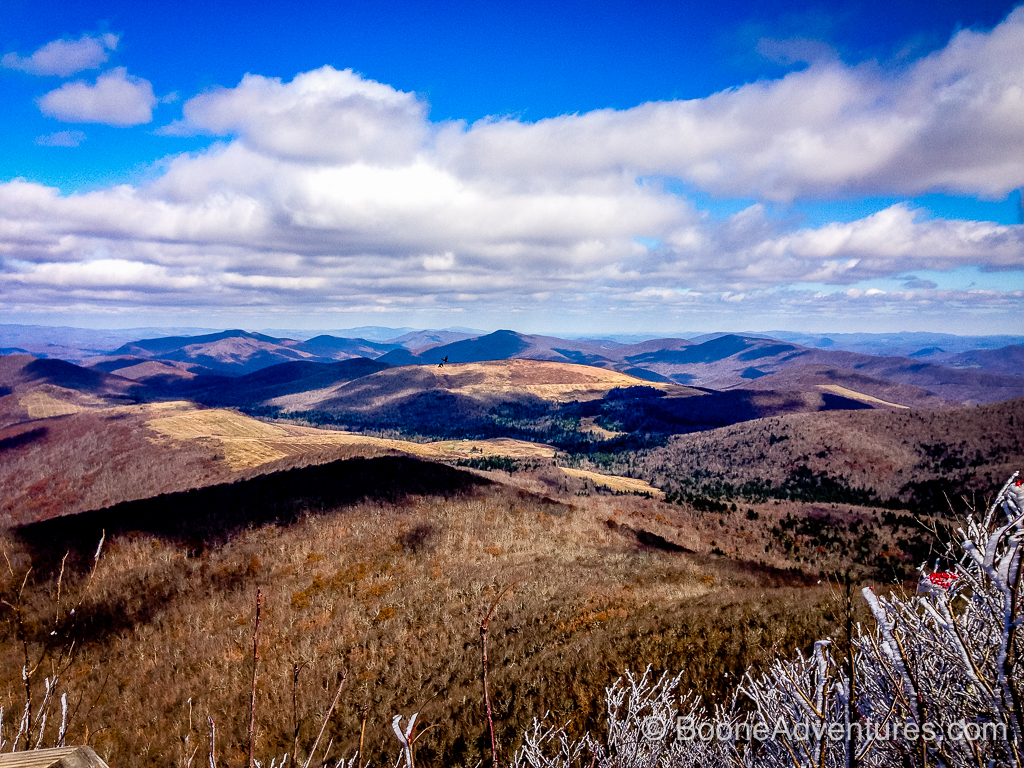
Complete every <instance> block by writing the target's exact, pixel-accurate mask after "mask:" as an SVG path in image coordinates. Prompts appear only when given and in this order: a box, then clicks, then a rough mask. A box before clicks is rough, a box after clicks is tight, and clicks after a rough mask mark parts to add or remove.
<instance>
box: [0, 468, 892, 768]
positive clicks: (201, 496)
mask: <svg viewBox="0 0 1024 768" xmlns="http://www.w3.org/2000/svg"><path fill="white" fill-rule="evenodd" d="M499 479H503V480H506V481H512V480H515V481H516V482H517V483H520V485H519V486H513V485H506V484H499V483H494V482H486V481H484V480H482V479H481V478H480V477H479V476H478V475H471V474H468V473H465V472H461V471H458V470H454V469H452V468H449V467H439V466H437V465H436V464H430V463H427V462H422V461H418V460H414V459H409V458H402V457H380V458H376V459H370V460H365V459H356V460H351V461H347V462H338V463H335V464H331V465H324V466H321V467H308V468H304V469H298V470H291V471H290V472H285V473H280V474H278V475H271V476H264V477H260V478H253V479H252V480H251V481H247V482H246V483H245V484H243V485H240V486H239V485H235V486H224V487H221V488H211V489H208V490H205V491H194V492H192V493H189V494H179V495H175V496H165V497H163V498H161V499H155V500H152V501H151V502H133V503H131V504H125V505H121V506H120V507H118V508H116V509H112V510H107V511H104V512H102V513H93V514H89V515H85V516H80V517H72V518H60V519H56V520H52V521H49V522H48V523H45V524H42V525H38V526H33V527H31V528H29V529H26V530H22V531H20V532H16V535H15V536H14V537H9V538H7V539H6V540H5V541H3V542H0V543H2V545H3V547H4V549H5V550H6V551H7V553H8V555H9V557H10V564H11V567H10V568H9V569H7V568H5V569H3V570H0V598H2V599H5V600H7V601H8V602H12V604H20V605H24V610H25V612H26V613H25V614H24V615H25V616H27V619H28V622H29V625H30V626H31V627H33V634H32V635H31V636H29V637H28V638H27V640H28V643H29V650H30V653H31V654H32V655H33V657H36V655H38V654H39V653H41V652H42V650H43V648H44V644H45V643H49V646H48V647H49V648H50V649H51V650H52V652H53V654H55V655H57V654H59V653H60V652H62V651H63V650H66V649H68V648H70V647H71V644H72V642H73V643H74V646H73V647H74V648H75V649H77V650H76V652H75V653H73V654H72V655H71V656H70V659H69V660H68V661H67V666H66V667H65V669H64V675H63V677H62V678H61V680H62V682H61V687H60V688H59V689H58V690H57V691H56V694H55V700H56V696H58V695H59V694H61V693H64V692H67V693H68V694H69V696H68V699H69V701H70V702H72V703H74V702H76V701H84V702H86V703H87V705H86V706H83V707H81V708H79V709H75V711H74V714H73V715H72V717H71V722H70V725H69V731H68V737H67V738H68V740H69V741H74V742H84V741H88V742H89V743H90V744H92V745H93V746H94V747H95V748H96V749H97V751H98V752H99V754H100V755H101V756H102V757H104V758H105V759H106V760H107V761H108V762H109V763H110V764H111V765H117V766H120V767H121V768H142V766H151V765H154V764H158V765H170V764H177V763H178V762H180V758H181V756H182V754H185V753H184V752H183V749H186V748H194V746H195V745H196V744H199V743H203V742H204V741H205V739H206V732H205V722H206V717H207V716H209V717H211V718H212V719H213V720H214V722H215V723H216V726H217V749H218V754H219V756H220V760H221V761H222V763H223V764H229V765H233V764H242V763H244V762H245V753H244V748H245V743H246V728H247V725H248V718H249V710H248V695H249V694H248V690H249V685H250V683H251V680H252V657H251V653H252V630H253V625H252V614H253V605H254V600H255V595H256V590H257V589H261V590H262V593H263V604H262V623H261V625H260V631H259V635H258V642H259V650H260V659H259V667H258V669H259V680H258V685H257V689H256V690H257V705H256V721H257V734H258V736H257V743H256V755H257V757H258V759H260V761H261V762H262V763H263V764H267V763H268V761H269V759H270V758H271V757H272V756H276V757H279V756H280V755H281V754H283V753H284V752H286V751H287V752H292V751H293V748H294V747H293V738H295V736H296V729H297V736H298V743H299V744H300V745H303V746H305V745H309V744H311V743H312V741H313V737H314V736H315V734H316V731H317V729H318V727H319V724H320V717H321V714H322V713H323V712H324V711H325V710H326V708H327V706H328V705H329V703H330V700H331V698H332V696H333V694H334V690H335V687H336V685H337V680H338V677H337V676H338V674H339V672H341V671H342V670H344V671H345V672H346V673H347V675H348V677H347V680H346V684H345V687H344V688H342V695H341V698H340V700H339V704H338V707H337V709H336V711H335V713H334V716H333V717H332V718H330V721H329V723H328V726H327V732H326V734H325V740H324V744H323V745H322V746H325V745H326V743H327V742H328V741H329V742H331V743H332V744H333V748H332V749H333V751H332V753H331V760H332V761H336V760H337V759H339V758H340V757H342V756H345V757H349V756H351V755H352V753H353V751H354V750H355V749H356V747H357V745H358V744H359V741H360V735H361V733H365V754H364V756H365V757H366V758H369V759H371V760H372V762H373V764H377V765H379V764H384V763H385V762H386V761H387V760H388V759H390V756H391V755H392V753H393V751H394V749H393V747H394V743H393V736H392V735H391V718H392V717H393V716H394V715H395V714H399V713H401V714H404V715H409V714H410V713H412V712H417V711H418V712H420V713H421V714H420V718H421V721H422V722H423V724H424V731H423V734H424V735H423V737H422V738H421V739H420V740H419V741H418V742H417V759H418V760H419V762H420V764H421V765H475V764H477V763H478V761H479V760H481V759H482V758H483V757H484V756H485V755H486V747H485V744H486V725H485V721H484V719H483V717H482V712H481V705H480V695H479V668H480V667H479V664H480V657H479V646H478V641H477V638H479V621H480V619H481V617H482V615H483V613H484V612H485V611H486V610H487V608H488V606H489V605H490V604H491V603H492V602H493V601H494V599H495V597H496V596H497V595H498V594H499V593H500V592H501V590H503V589H504V588H505V587H508V586H510V585H513V586H512V591H511V592H510V593H509V594H508V595H507V596H506V598H505V599H504V600H503V601H501V602H500V603H499V605H498V606H497V608H496V611H495V614H494V616H493V617H492V619H491V622H490V636H489V643H490V664H491V682H490V685H491V692H492V698H493V701H494V703H495V722H496V726H497V729H498V737H499V739H500V743H501V744H502V745H503V748H504V749H506V750H508V751H509V752H511V751H512V750H514V749H515V748H516V747H517V746H518V744H519V741H518V739H519V738H521V734H522V732H523V731H524V730H525V728H526V727H527V726H529V724H530V722H531V721H532V719H533V718H534V717H535V716H538V715H541V714H543V713H544V712H546V711H548V712H550V713H551V716H552V718H553V720H554V721H555V722H558V723H564V722H569V721H571V722H572V723H573V726H572V727H573V728H579V729H583V728H595V729H596V728H598V727H600V725H601V723H602V718H603V717H604V706H603V697H602V693H603V689H604V686H606V685H608V684H609V683H610V682H611V681H612V679H613V678H614V676H615V675H616V674H617V672H618V671H621V670H623V669H627V668H629V669H633V670H638V669H643V668H644V667H645V666H646V665H648V664H651V665H653V666H654V668H655V669H657V670H661V669H668V670H683V671H684V679H683V685H684V688H689V687H696V688H698V689H699V690H701V692H702V693H703V694H704V695H705V696H707V697H708V698H710V699H711V700H714V699H715V698H716V697H723V696H726V695H728V694H729V693H730V691H731V689H732V687H733V681H735V680H737V679H738V677H739V675H740V673H741V672H742V670H743V669H744V668H745V666H746V665H747V664H750V663H754V664H758V663H764V662H765V661H767V660H768V659H769V658H770V656H771V655H772V654H774V653H776V652H782V653H789V652H792V650H793V649H794V648H801V649H804V650H807V649H808V648H809V647H810V644H811V643H812V642H813V641H814V640H816V639H818V638H820V637H823V636H827V635H829V634H830V633H832V632H833V630H835V629H836V628H837V623H838V621H839V616H838V615H837V614H836V612H835V611H834V610H832V609H831V605H832V604H831V601H830V598H829V589H828V587H827V586H824V585H820V584H816V583H815V582H816V580H817V578H816V577H810V578H808V577H807V576H805V575H804V574H800V573H795V572H788V571H780V570H777V569H773V568H770V567H766V566H762V565H758V564H757V563H756V561H755V562H750V561H749V560H744V559H735V560H734V559H730V558H725V557H720V556H719V557H716V556H709V555H707V554H699V553H697V554H695V553H691V552H688V551H687V550H691V549H695V548H696V547H697V546H699V547H700V548H701V550H702V551H704V552H706V551H707V547H708V546H709V545H711V544H712V543H713V542H714V541H715V540H716V539H712V540H711V541H710V542H709V541H708V536H709V535H710V536H717V537H719V538H718V539H717V541H718V542H719V544H722V545H723V546H724V547H726V548H728V549H730V550H732V547H731V546H729V545H727V544H725V542H724V540H723V539H722V538H721V536H722V534H721V533H714V531H715V530H720V531H721V530H725V529H722V528H719V520H718V516H717V515H715V516H712V517H711V518H710V519H700V518H706V516H703V515H701V514H700V513H696V512H694V511H692V510H686V509H684V508H681V507H678V506H675V505H668V504H663V503H661V502H657V501H652V500H649V499H643V498H639V497H636V496H610V495H597V494H595V493H594V490H593V488H592V486H588V485H586V484H582V483H570V481H569V480H567V479H565V478H564V476H562V477H559V476H557V475H553V474H546V473H543V472H542V473H539V474H537V475H535V476H531V477H523V478H520V477H519V476H515V477H514V478H509V477H507V476H506V475H505V473H492V474H491V476H490V480H491V481H494V480H499ZM527 486H528V487H527ZM751 511H752V512H757V513H758V519H756V520H755V519H751V518H750V517H747V516H742V515H737V514H735V513H734V514H733V520H732V521H731V523H730V527H732V528H734V529H736V531H737V534H736V535H737V536H739V535H740V534H739V532H740V529H741V528H747V529H748V531H750V532H751V534H750V535H751V537H752V538H756V537H757V535H759V532H763V531H765V530H768V525H769V521H767V520H766V518H767V516H768V515H770V514H773V505H762V506H758V507H757V509H756V510H754V509H751ZM737 516H739V517H741V520H736V519H735V518H736V517H737ZM698 519H700V520H699V525H706V526H707V529H706V530H705V529H701V528H697V529H695V528H694V526H693V525H691V523H692V522H693V521H695V520H698ZM864 519H866V520H868V521H870V520H871V518H870V516H868V517H867V518H864ZM102 532H106V537H107V538H106V544H105V546H104V549H103V555H102V557H101V558H100V561H99V563H98V565H97V567H96V570H95V574H94V576H92V577H90V576H89V575H88V574H89V571H90V569H91V567H92V565H91V558H92V555H93V552H94V551H95V547H96V541H97V540H98V539H99V537H100V535H102ZM760 535H763V533H761V534H760ZM737 540H738V539H737ZM881 543H882V544H883V545H884V544H885V541H884V540H883V541H882V542H881ZM69 546H70V547H71V555H70V557H69V558H68V560H67V562H66V564H65V565H66V567H65V570H64V572H63V581H62V589H63V591H62V593H61V594H62V603H61V605H63V606H64V609H63V611H62V610H61V608H60V607H59V605H57V606H55V604H54V602H53V600H52V598H51V597H48V596H55V595H56V583H57V581H56V580H57V572H58V569H59V567H60V564H61V560H62V558H63V557H64V554H65V548H66V547H69ZM750 546H751V548H752V547H753V546H754V544H751V545H750ZM31 564H34V565H35V569H34V570H33V578H32V580H31V581H30V587H29V588H28V590H27V591H26V593H25V598H24V600H21V601H20V602H19V598H18V597H17V594H18V590H19V589H20V584H21V583H22V582H21V580H22V578H23V576H24V574H25V573H26V572H27V570H28V569H29V567H30V565H31ZM68 606H77V608H76V613H75V614H73V617H74V618H72V614H69V613H68ZM13 617H14V613H12V612H10V611H7V612H4V613H3V614H0V696H2V697H3V700H4V701H5V702H10V707H9V708H8V709H7V710H6V711H7V712H10V711H12V710H13V711H15V712H20V711H21V709H20V705H21V704H22V703H23V699H24V690H25V687H24V681H23V680H22V678H21V674H20V669H21V666H20V665H21V661H20V659H22V655H21V654H22V646H21V644H20V642H18V638H19V635H18V633H19V629H18V627H19V624H18V622H16V621H15V620H14V619H13ZM51 631H52V632H54V633H56V634H54V635H51V634H50V632H51ZM54 638H55V639H54ZM39 669H40V670H41V671H43V669H44V668H43V667H40V668H39ZM41 678H42V674H41V672H40V674H39V675H38V676H34V677H33V678H32V679H31V681H30V682H31V684H32V685H34V686H35V687H36V690H38V689H39V688H40V687H41V686H42V684H43V683H42V679H41ZM7 717H8V718H9V717H10V715H9V714H8V715H7ZM154 723H158V724H159V727H154ZM200 723H202V724H204V725H203V726H202V727H201V726H200V725H199V724H200ZM364 723H365V724H364ZM8 726H9V722H8ZM428 726H429V727H428ZM364 729H365V730H364ZM186 757H187V755H186ZM295 758H297V759H298V760H299V761H304V760H305V758H306V755H305V754H299V755H297V756H295ZM295 758H293V759H295ZM324 760H325V761H326V758H324ZM331 764H333V762H332V763H331Z"/></svg>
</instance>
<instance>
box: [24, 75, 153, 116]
mask: <svg viewBox="0 0 1024 768" xmlns="http://www.w3.org/2000/svg"><path fill="white" fill-rule="evenodd" d="M156 103H157V99H156V96H154V95H153V86H152V85H151V84H150V82H149V81H148V80H143V79H142V78H139V77H133V76H132V75H129V74H128V70H126V69H125V68H124V67H117V68H115V69H112V70H110V71H109V72H104V73H103V74H102V75H100V76H99V77H98V78H96V82H95V84H93V85H90V84H89V83H86V82H84V81H81V80H76V81H75V82H73V83H65V84H64V85H62V86H61V87H60V88H58V89H57V90H55V91H50V92H49V93H47V94H46V95H45V96H43V97H42V98H41V99H40V100H39V109H40V110H42V112H43V114H45V115H49V116H50V117H55V118H57V119H58V120H60V121H61V122H65V123H103V124H104V125H118V126H128V125H141V124H142V123H148V122H150V121H152V119H153V107H154V106H156Z"/></svg>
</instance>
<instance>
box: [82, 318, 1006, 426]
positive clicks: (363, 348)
mask: <svg viewBox="0 0 1024 768" xmlns="http://www.w3.org/2000/svg"><path fill="white" fill-rule="evenodd" d="M467 335H468V334H465V333H461V332H451V331H444V332H435V331H424V332H413V333H407V334H403V335H402V336H400V337H397V338H395V339H392V340H390V341H387V342H377V341H369V340H367V339H362V338H341V337H337V336H331V335H326V334H322V335H319V336H314V337H313V338H310V339H306V340H302V341H300V340H296V339H290V338H280V337H273V336H267V335H264V334H260V333H252V332H247V331H242V330H231V331H222V332H219V333H215V334H205V335H199V336H170V337H160V338H150V339H142V340H137V341H132V342H129V343H126V344H123V345H121V346H119V347H117V348H116V349H113V350H111V351H109V352H108V353H107V354H106V355H102V356H96V357H93V358H90V359H87V360H86V361H84V363H85V365H86V367H89V368H91V369H94V370H98V371H103V372H105V373H117V374H118V375H120V376H122V377H125V378H129V379H132V380H135V381H137V382H139V383H140V385H145V386H146V387H147V388H150V389H152V390H154V391H160V390H164V391H166V392H176V393H178V394H194V393H197V392H202V391H212V390H216V389H217V388H218V387H219V388H221V389H222V390H224V391H225V392H226V391H230V392H232V393H234V394H232V395H231V396H230V397H228V396H227V395H226V394H225V395H224V396H223V397H221V399H220V401H222V402H226V401H229V400H230V399H231V398H241V399H240V400H239V402H242V401H244V402H247V403H253V402H256V401H257V400H258V399H259V398H258V397H257V394H258V393H264V394H265V395H266V398H264V399H270V398H273V397H278V396H280V395H283V394H294V393H295V392H297V391H299V390H298V389H296V387H297V386H298V385H297V384H294V382H298V381H300V380H302V379H309V381H308V385H309V386H308V387H306V388H307V389H310V388H315V389H322V388H324V387H327V386H331V385H332V384H334V383H337V382H339V381H342V380H346V381H347V380H349V378H347V377H348V376H349V373H346V372H339V371H340V369H333V368H324V367H323V366H324V365H330V364H332V363H337V362H341V361H345V360H356V359H363V360H373V361H374V362H376V363H377V364H378V365H379V366H384V365H386V366H392V367H394V366H399V367H401V366H410V365H416V366H425V365H426V366H437V365H441V364H444V363H447V364H448V365H453V364H461V363H480V362H486V361H494V360H540V361H547V362H554V363H563V364H572V365H585V366H590V367H594V368H602V369H605V370H609V371H616V372H619V373H622V374H626V375H628V376H632V377H635V378H637V379H642V380H645V381H649V382H659V383H672V384H682V385H685V386H690V387H700V388H706V389H712V390H716V391H725V390H731V389H751V390H757V391H765V390H779V389H784V390H787V391H818V390H821V389H822V388H824V390H825V391H832V392H833V393H834V394H839V395H842V396H848V397H853V398H855V399H856V398H857V397H858V396H861V399H862V401H863V402H867V403H871V404H873V405H884V404H889V405H891V406H900V405H902V406H910V405H915V406H928V407H935V406H940V405H942V404H947V405H951V404H971V403H984V402H995V401H1000V400H1007V399H1010V398H1014V397H1021V396H1024V346H1020V345H1008V346H1005V347H1002V348H998V349H975V350H970V351H967V352H961V353H957V354H953V355H942V356H941V358H942V359H941V361H939V360H937V359H936V358H937V356H939V353H937V352H935V351H934V350H932V349H930V348H929V349H925V350H923V353H924V354H920V355H917V356H914V357H885V356H878V355H868V354H864V353H860V352H850V351H845V350H833V349H822V348H813V347H807V346H803V345H801V344H797V343H794V342H787V341H781V340H778V339H772V338H765V337H762V336H740V335H736V334H712V335H709V336H708V337H706V338H697V339H693V340H690V339H682V338H667V339H652V340H647V341H643V342H638V343H634V344H623V343H620V342H614V341H608V340H601V339H592V340H580V339H577V340H571V339H561V338H557V337H553V336H541V335H534V334H523V333H517V332H515V331H511V330H499V331H496V332H494V333H489V334H485V335H480V336H475V337H468V338H466V336H467ZM284 363H287V364H290V366H291V367H289V368H287V369H285V371H286V372H282V371H270V372H268V373H267V377H268V378H266V379H265V380H264V379H263V378H261V377H259V376H254V374H256V373H258V372H260V371H265V370H269V369H272V368H274V367H275V366H278V365H281V364H284ZM303 365H306V366H309V367H306V368H303ZM360 370H366V371H369V372H371V373H373V372H376V370H381V368H377V369H375V370H374V371H370V369H369V368H366V369H360ZM336 374H337V377H335V375H336ZM282 376H284V377H286V378H288V380H289V382H290V383H291V384H292V385H291V388H290V391H288V392H285V391H283V390H281V389H280V387H281V386H282V383H283V382H282V381H281V377H282ZM239 377H246V378H245V380H244V381H243V382H236V383H233V384H226V383H225V382H223V381H222V379H223V378H239ZM332 377H335V378H332ZM225 388H226V389H225ZM247 389H251V390H252V391H253V392H252V393H250V394H246V393H245V392H244V391H243V390H247ZM877 401H881V402H877Z"/></svg>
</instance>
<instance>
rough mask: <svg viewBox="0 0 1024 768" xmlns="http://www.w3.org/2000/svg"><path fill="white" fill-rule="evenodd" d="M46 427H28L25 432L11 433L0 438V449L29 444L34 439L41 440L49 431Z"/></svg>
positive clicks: (4, 449)
mask: <svg viewBox="0 0 1024 768" xmlns="http://www.w3.org/2000/svg"><path fill="white" fill-rule="evenodd" d="M49 431H50V430H49V429H48V428H47V427H36V428H35V429H29V430H27V431H25V432H21V433H19V434H17V435H11V436H10V437H5V438H2V439H0V451H6V450H9V449H12V448H20V447H22V446H23V445H29V444H31V443H34V442H35V441H36V440H41V439H42V438H44V437H46V435H47V433H49Z"/></svg>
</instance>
